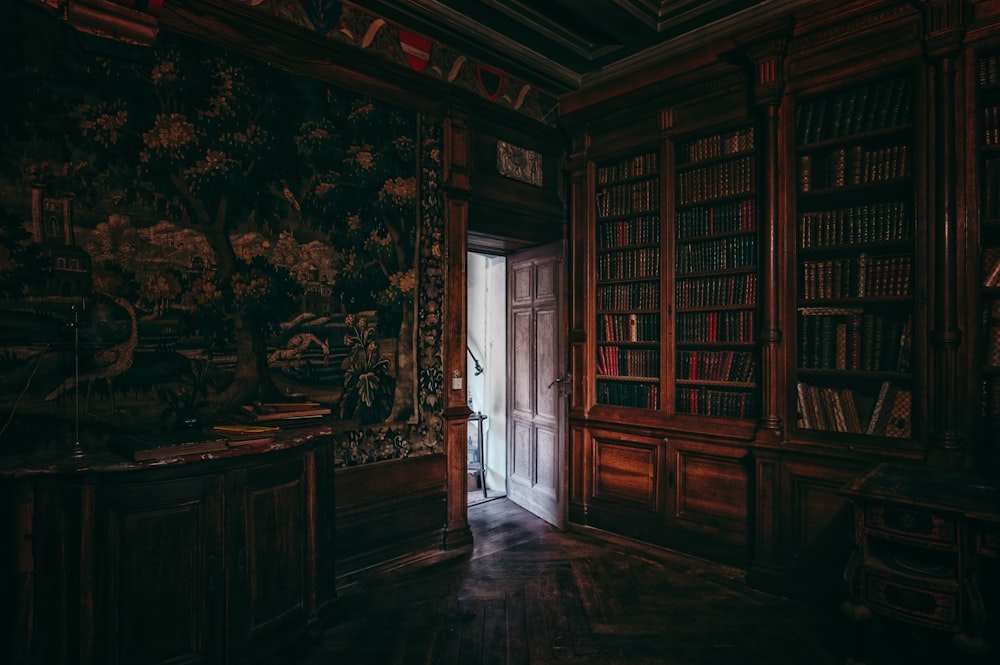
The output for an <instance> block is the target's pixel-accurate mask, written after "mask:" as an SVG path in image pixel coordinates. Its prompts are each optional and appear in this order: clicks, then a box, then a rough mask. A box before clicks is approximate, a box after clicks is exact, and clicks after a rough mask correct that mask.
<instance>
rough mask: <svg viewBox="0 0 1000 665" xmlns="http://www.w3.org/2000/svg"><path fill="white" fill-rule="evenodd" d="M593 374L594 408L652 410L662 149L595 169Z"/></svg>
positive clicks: (657, 362)
mask: <svg viewBox="0 0 1000 665" xmlns="http://www.w3.org/2000/svg"><path fill="white" fill-rule="evenodd" d="M594 203H595V207H596V210H595V219H596V225H595V241H596V242H595V245H596V265H595V274H596V293H595V296H596V309H595V312H596V322H595V329H596V336H595V339H596V342H595V348H596V354H597V357H596V365H595V368H596V372H595V401H596V403H597V404H600V405H607V406H615V407H631V408H639V409H652V410H658V409H659V408H660V388H661V382H660V380H661V340H660V329H661V320H660V315H661V301H662V298H661V296H662V285H661V272H662V271H661V262H662V246H661V232H660V229H661V223H660V154H659V152H658V151H655V150H647V151H643V152H637V153H635V154H632V155H629V156H626V157H622V158H619V159H616V160H613V161H607V162H601V163H599V164H597V168H596V186H595V196H594Z"/></svg>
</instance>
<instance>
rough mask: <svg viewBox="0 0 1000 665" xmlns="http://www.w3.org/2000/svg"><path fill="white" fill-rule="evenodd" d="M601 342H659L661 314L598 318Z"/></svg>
mask: <svg viewBox="0 0 1000 665" xmlns="http://www.w3.org/2000/svg"><path fill="white" fill-rule="evenodd" d="M597 339H598V340H599V341H601V342H658V341H660V315H659V314H602V315H601V316H599V317H598V318H597Z"/></svg>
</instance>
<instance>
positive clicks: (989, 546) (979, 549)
mask: <svg viewBox="0 0 1000 665" xmlns="http://www.w3.org/2000/svg"><path fill="white" fill-rule="evenodd" d="M976 553H977V554H979V555H980V556H985V557H990V558H992V559H996V558H998V557H1000V528H998V527H997V526H995V525H989V526H986V527H982V528H980V529H978V530H977V532H976Z"/></svg>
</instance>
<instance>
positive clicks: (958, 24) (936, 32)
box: [912, 0, 970, 57]
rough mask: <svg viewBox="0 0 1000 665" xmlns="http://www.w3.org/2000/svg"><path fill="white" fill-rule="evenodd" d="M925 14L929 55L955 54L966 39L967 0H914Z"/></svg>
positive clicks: (924, 36)
mask: <svg viewBox="0 0 1000 665" xmlns="http://www.w3.org/2000/svg"><path fill="white" fill-rule="evenodd" d="M912 2H913V4H914V5H915V6H916V7H917V8H919V9H920V11H921V13H922V15H923V19H924V20H923V38H924V48H925V49H926V51H927V55H928V56H929V57H942V56H947V55H953V54H955V53H956V52H957V51H958V50H959V49H960V48H961V47H962V42H963V41H964V39H965V19H966V16H967V15H969V14H970V12H968V11H967V8H966V4H967V3H966V0H912Z"/></svg>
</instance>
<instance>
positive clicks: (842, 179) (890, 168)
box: [799, 145, 910, 192]
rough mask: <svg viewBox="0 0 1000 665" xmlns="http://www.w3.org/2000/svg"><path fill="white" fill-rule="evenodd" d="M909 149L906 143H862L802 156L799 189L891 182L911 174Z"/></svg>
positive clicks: (809, 189)
mask: <svg viewBox="0 0 1000 665" xmlns="http://www.w3.org/2000/svg"><path fill="white" fill-rule="evenodd" d="M908 153H909V150H908V148H907V146H906V145H894V146H889V147H886V148H878V149H875V150H865V149H863V148H862V147H861V146H852V147H851V149H850V150H848V149H847V148H838V149H836V150H831V151H830V152H829V153H827V154H826V155H825V159H822V158H820V157H817V156H814V155H800V156H799V190H800V191H802V192H810V191H812V190H814V189H829V188H842V187H845V186H847V185H869V184H874V183H882V182H891V181H893V180H899V179H901V178H906V177H908V176H909V175H910V160H909V155H908Z"/></svg>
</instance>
